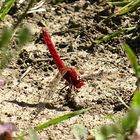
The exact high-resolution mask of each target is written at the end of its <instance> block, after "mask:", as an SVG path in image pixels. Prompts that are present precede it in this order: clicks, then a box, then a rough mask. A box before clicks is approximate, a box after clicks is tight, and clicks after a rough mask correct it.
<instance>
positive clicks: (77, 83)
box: [75, 79, 84, 88]
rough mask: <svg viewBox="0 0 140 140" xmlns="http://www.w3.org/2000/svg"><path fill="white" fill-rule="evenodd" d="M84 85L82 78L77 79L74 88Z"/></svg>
mask: <svg viewBox="0 0 140 140" xmlns="http://www.w3.org/2000/svg"><path fill="white" fill-rule="evenodd" d="M83 85H84V81H83V80H82V79H80V80H77V82H76V84H75V87H76V88H81V87H82V86H83Z"/></svg>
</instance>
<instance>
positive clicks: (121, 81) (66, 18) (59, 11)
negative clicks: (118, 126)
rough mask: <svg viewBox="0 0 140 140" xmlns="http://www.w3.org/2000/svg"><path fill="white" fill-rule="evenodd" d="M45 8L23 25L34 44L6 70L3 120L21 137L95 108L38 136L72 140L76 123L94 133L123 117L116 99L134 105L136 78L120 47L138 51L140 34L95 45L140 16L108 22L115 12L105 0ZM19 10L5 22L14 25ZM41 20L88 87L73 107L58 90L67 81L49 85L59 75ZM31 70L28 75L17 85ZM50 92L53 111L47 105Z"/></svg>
mask: <svg viewBox="0 0 140 140" xmlns="http://www.w3.org/2000/svg"><path fill="white" fill-rule="evenodd" d="M23 7H24V4H23ZM43 8H45V9H46V12H41V13H33V14H29V15H28V16H27V17H26V19H25V20H24V24H25V25H26V26H28V27H29V28H30V30H31V33H32V37H33V39H32V41H30V42H29V43H28V44H27V45H26V46H24V47H23V49H22V51H21V52H20V54H19V55H18V56H17V58H16V59H13V60H12V61H11V63H10V64H9V65H8V66H7V67H6V68H5V69H4V70H3V71H2V74H1V76H2V77H3V78H4V79H5V80H6V85H5V86H4V88H3V89H0V96H1V98H0V108H1V109H0V114H1V120H3V121H12V122H13V123H15V124H16V125H17V129H18V130H19V132H22V131H23V130H27V129H28V128H29V127H34V126H36V125H38V124H41V123H43V122H46V121H48V120H50V119H53V118H55V117H58V116H60V115H63V114H66V113H69V112H72V111H74V110H77V109H81V108H87V107H91V106H94V109H92V110H90V111H89V112H86V113H85V114H82V115H79V116H76V117H74V118H71V119H69V120H67V121H64V122H62V123H60V124H58V125H54V126H51V127H49V128H48V129H47V130H45V131H43V132H40V133H39V137H40V138H41V139H42V140H45V139H47V138H48V137H51V138H52V139H53V140H58V139H61V140H70V139H74V136H73V134H72V132H71V130H72V127H73V125H74V124H77V123H80V124H83V125H84V126H85V127H86V128H87V130H88V131H89V133H90V132H91V131H92V130H94V129H96V128H98V127H99V126H101V125H103V124H109V123H111V120H109V119H108V118H107V116H108V115H109V114H113V115H114V116H115V117H116V118H120V117H122V116H123V115H124V114H125V111H126V107H125V106H124V105H123V104H122V103H121V102H120V100H119V99H118V96H119V97H121V98H122V99H123V100H124V101H125V103H126V104H127V105H130V102H131V96H132V93H133V91H134V90H135V88H136V86H135V82H136V78H135V77H134V73H133V70H132V69H131V66H130V63H129V62H128V59H127V57H126V55H125V53H124V51H123V49H122V47H121V46H122V43H123V42H127V43H128V44H129V45H130V46H132V44H133V46H134V47H135V50H136V49H137V48H138V37H139V36H138V35H139V31H138V30H136V31H135V32H130V33H127V34H126V35H123V36H119V37H115V38H113V39H111V40H110V41H108V42H102V43H99V44H98V43H96V42H95V40H97V39H98V38H99V37H100V36H102V35H107V34H108V33H110V32H112V31H114V30H117V29H121V28H125V27H130V26H133V25H135V24H137V23H138V19H139V16H138V15H139V14H138V13H139V12H140V11H139V10H137V11H135V12H132V13H131V14H128V15H125V16H117V17H112V18H110V19H107V20H104V19H105V18H106V17H107V16H109V15H111V14H112V13H114V10H115V8H114V7H113V6H109V5H108V4H107V3H106V2H105V1H104V2H102V1H92V0H89V1H87V0H77V1H73V2H71V1H69V2H68V3H65V2H63V3H60V4H57V5H54V4H52V3H51V2H45V4H44V5H43ZM21 9H22V6H21V7H19V8H17V11H15V12H11V13H10V15H8V16H7V17H6V21H5V24H8V25H10V23H11V24H12V23H13V22H14V21H15V20H16V18H17V15H18V14H19V13H20V10H21ZM17 13H18V14H17ZM40 20H43V21H44V22H45V24H46V29H47V31H48V32H49V34H50V35H51V37H52V40H53V42H54V43H55V44H56V48H57V50H58V52H59V54H60V56H61V58H62V59H63V60H64V63H65V64H66V65H67V66H72V67H75V68H76V69H77V71H78V72H79V76H80V77H81V78H82V79H84V86H83V87H82V88H81V89H79V90H78V91H75V94H76V96H75V99H74V101H72V102H70V101H68V100H67V98H66V96H67V94H68V92H69V90H68V88H66V89H64V90H63V91H60V90H61V89H62V88H63V87H64V86H65V81H64V80H60V81H59V82H58V83H57V84H53V85H52V84H50V83H51V81H52V80H54V78H55V75H56V74H57V72H58V70H57V68H56V66H55V64H54V62H53V60H52V58H51V56H50V54H49V52H48V50H47V49H46V46H45V45H44V42H43V40H42V33H41V27H40V25H39V21H40ZM27 70H29V72H28V73H27V74H26V76H25V77H24V78H23V79H22V80H21V82H20V83H19V84H18V80H19V79H20V78H21V76H22V75H23V73H25V72H26V71H27ZM52 88H53V91H51V101H52V103H53V104H54V107H53V108H51V107H49V106H48V105H47V104H46V103H47V102H48V99H49V96H48V93H49V91H50V89H52ZM42 102H43V104H44V105H45V109H43V110H42V111H41V112H39V113H38V114H37V116H36V117H35V115H36V113H37V107H38V106H39V105H40V104H41V103H42ZM27 139H28V138H27Z"/></svg>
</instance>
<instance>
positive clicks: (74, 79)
mask: <svg viewBox="0 0 140 140" xmlns="http://www.w3.org/2000/svg"><path fill="white" fill-rule="evenodd" d="M42 33H43V40H44V42H45V44H46V46H47V48H48V50H49V52H50V54H51V56H52V58H53V61H54V63H55V64H56V66H57V68H58V70H59V73H58V74H57V75H56V78H55V79H60V78H59V75H61V77H62V78H63V79H65V80H66V82H67V85H66V86H69V88H70V89H79V88H81V87H82V86H83V85H84V80H83V79H81V78H80V77H79V75H78V73H77V71H76V70H75V68H73V67H68V66H66V65H65V64H64V62H63V61H62V59H61V58H60V55H59V54H58V52H57V50H56V48H55V45H54V43H53V42H52V40H51V37H50V36H49V34H48V32H47V31H46V28H45V27H42ZM57 82H58V80H53V81H52V82H51V85H55V83H57ZM52 88H53V87H52ZM52 88H51V89H52Z"/></svg>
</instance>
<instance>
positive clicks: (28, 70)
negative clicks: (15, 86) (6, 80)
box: [18, 66, 32, 82]
mask: <svg viewBox="0 0 140 140" xmlns="http://www.w3.org/2000/svg"><path fill="white" fill-rule="evenodd" d="M31 69H32V67H31V66H29V67H28V68H27V70H26V71H25V72H24V73H23V74H22V76H21V77H20V78H19V80H18V81H19V82H20V81H21V80H22V79H23V78H24V77H25V76H26V75H27V74H28V73H29V72H30V70H31Z"/></svg>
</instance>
